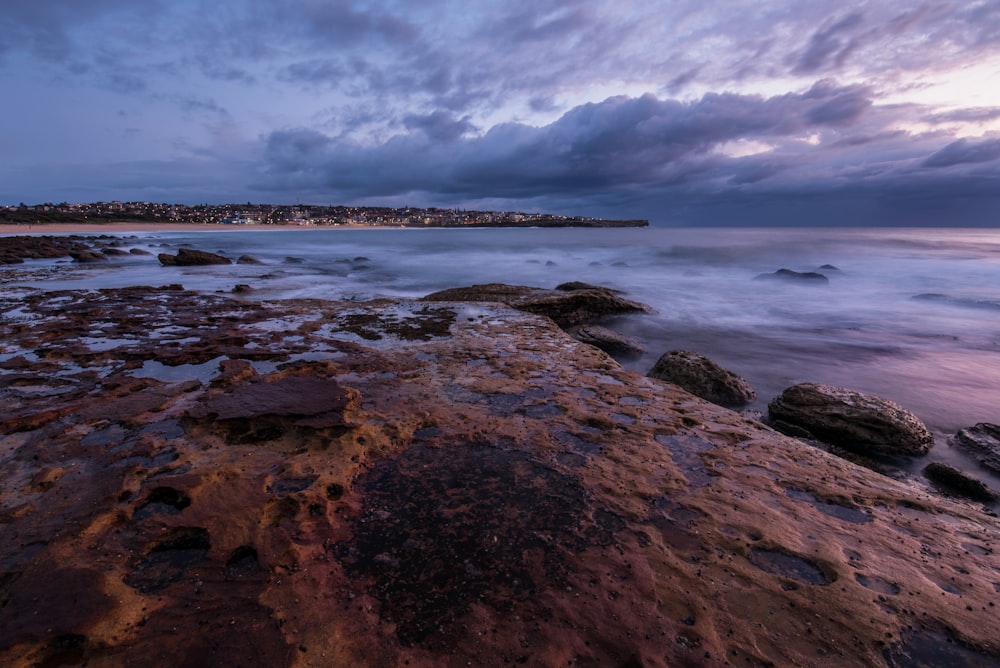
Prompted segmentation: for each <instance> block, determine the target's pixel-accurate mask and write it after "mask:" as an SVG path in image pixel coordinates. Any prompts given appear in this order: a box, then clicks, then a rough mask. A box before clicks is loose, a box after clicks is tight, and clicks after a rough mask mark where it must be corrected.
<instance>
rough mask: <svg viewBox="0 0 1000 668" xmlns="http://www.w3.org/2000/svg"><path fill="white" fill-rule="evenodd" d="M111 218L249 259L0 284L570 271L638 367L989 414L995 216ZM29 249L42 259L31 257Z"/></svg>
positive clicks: (387, 284)
mask: <svg viewBox="0 0 1000 668" xmlns="http://www.w3.org/2000/svg"><path fill="white" fill-rule="evenodd" d="M129 236H130V237H131V238H129V239H128V242H129V245H131V246H134V247H138V248H143V249H146V250H149V251H151V252H152V253H154V254H155V253H159V252H169V253H173V252H176V250H177V248H179V247H181V246H182V245H188V246H191V247H194V248H197V249H200V250H206V251H212V252H223V253H225V254H226V255H227V256H229V257H231V258H234V259H235V258H237V257H238V256H240V255H243V254H249V255H253V256H254V257H256V258H258V259H259V260H261V262H263V264H261V265H250V264H241V265H231V266H211V267H188V268H183V267H161V266H160V265H159V263H158V262H157V261H156V260H155V257H149V256H138V257H130V258H126V259H124V260H121V261H118V262H115V263H113V264H111V265H110V266H90V265H88V266H86V267H84V266H78V265H73V264H69V263H66V262H65V261H62V262H61V263H57V264H58V266H59V267H61V271H50V272H49V273H47V274H46V275H45V277H44V278H38V276H35V277H34V278H32V274H31V272H27V273H25V272H23V269H24V268H25V265H17V266H16V267H19V268H20V269H17V268H0V281H2V283H0V286H2V285H18V284H23V285H34V286H38V287H45V288H48V289H68V288H69V289H72V288H93V287H122V286H127V285H163V284H168V283H180V284H182V285H183V286H184V287H185V288H188V289H194V290H205V291H217V290H223V291H229V290H231V289H232V288H233V286H234V285H235V284H238V283H246V284H249V285H251V286H252V287H253V288H254V292H253V293H251V294H252V297H251V298H253V299H282V298H321V299H347V300H364V299H369V298H372V297H380V296H390V297H407V298H415V297H420V296H423V295H425V294H428V293H430V292H433V291H435V290H440V289H444V288H449V287H457V286H464V285H471V284H476V283H491V282H501V283H509V284H519V285H532V286H539V287H546V288H552V287H555V286H556V285H558V284H559V283H562V282H565V281H584V282H588V283H593V284H598V285H604V286H608V287H611V288H614V289H617V290H621V291H622V292H623V293H625V296H627V297H629V298H631V299H635V300H638V301H641V302H645V303H647V304H649V305H651V306H652V307H653V308H654V309H655V313H653V314H649V315H635V316H627V317H619V318H616V319H614V320H612V321H610V322H609V323H608V325H609V326H610V327H612V328H614V329H617V330H619V331H622V332H624V333H627V334H629V335H632V336H634V337H637V338H639V339H640V340H641V341H642V342H643V344H644V345H645V347H646V353H645V354H643V355H642V356H641V357H639V358H637V359H632V360H626V361H624V362H623V364H624V365H625V366H626V367H627V368H630V369H632V370H635V371H638V372H641V373H645V372H646V371H648V370H649V369H650V368H651V367H652V366H653V364H654V363H655V362H656V359H657V358H658V357H659V356H660V355H661V354H662V353H663V352H666V351H667V350H672V349H677V348H681V349H688V350H694V351H697V352H701V353H703V354H706V355H708V356H709V357H711V358H713V359H715V360H716V361H717V362H719V363H720V364H722V365H723V366H725V367H726V368H729V369H731V370H732V371H735V372H736V373H739V374H740V375H742V376H744V377H745V378H746V379H747V380H749V381H750V383H751V384H752V385H753V386H754V388H755V389H756V390H757V393H758V397H759V398H758V401H757V403H756V404H755V405H754V406H752V408H758V409H760V410H766V404H767V402H768V401H769V400H770V399H771V398H773V397H774V396H776V395H777V394H779V393H780V392H781V391H782V390H783V389H784V388H785V387H788V386H790V385H793V384H795V383H801V382H820V383H830V384H834V385H841V386H845V387H849V388H853V389H857V390H861V391H864V392H870V393H874V394H878V395H880V396H884V397H886V398H889V399H891V400H893V401H896V402H898V403H899V404H901V405H903V406H904V407H906V408H908V409H910V410H911V411H913V412H914V413H916V414H917V415H918V416H919V417H921V418H922V419H923V420H924V421H925V422H926V423H927V424H928V426H929V427H930V428H931V429H932V431H934V432H935V435H936V436H937V438H938V443H939V447H938V448H937V450H938V451H939V452H940V451H941V444H942V443H944V442H946V439H947V436H949V435H950V434H952V433H954V431H955V430H957V429H959V428H961V427H965V426H971V425H972V424H975V423H977V422H995V423H1000V231H990V230H954V229H897V228H892V229H868V230H858V229H828V228H826V229H794V230H789V229H787V228H780V229H779V228H766V229H745V228H711V229H676V228H655V227H651V228H627V229H303V230H285V229H281V230H274V229H260V228H254V229H243V228H240V229H234V230H232V231H228V230H225V231H205V230H198V229H197V228H192V230H191V231H190V232H187V231H185V232H145V233H139V234H136V235H134V236H131V235H129ZM46 262H47V263H49V264H53V263H52V262H51V261H34V263H35V264H36V265H40V264H43V263H46ZM29 264H30V263H29ZM824 265H830V266H833V267H836V268H835V269H832V268H826V269H820V267H821V266H824ZM780 268H787V269H791V270H794V271H800V272H805V271H820V272H822V273H823V274H825V275H826V276H827V277H828V278H829V282H828V283H825V284H817V283H815V282H812V281H808V282H806V281H803V282H795V281H775V280H770V281H764V280H754V279H755V277H756V276H758V275H759V274H765V273H770V272H773V271H775V270H777V269H780ZM17 271H20V272H21V273H20V274H15V273H13V272H17ZM5 272H6V273H7V274H8V275H7V278H4V273H5ZM18 276H22V277H23V278H17V277H18ZM945 447H946V446H945ZM942 457H943V455H942ZM993 484H994V485H995V486H998V487H1000V481H997V480H996V479H994V480H993Z"/></svg>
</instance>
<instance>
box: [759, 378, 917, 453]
mask: <svg viewBox="0 0 1000 668" xmlns="http://www.w3.org/2000/svg"><path fill="white" fill-rule="evenodd" d="M768 411H769V413H770V416H771V418H772V419H774V420H781V421H783V422H787V423H790V424H793V425H797V426H799V427H801V428H803V429H806V430H808V431H809V432H810V433H812V434H814V435H815V436H816V437H817V438H819V439H821V440H823V441H826V442H829V443H832V444H834V445H839V446H842V447H844V448H847V449H849V450H855V451H858V452H861V453H868V452H874V453H879V454H890V455H911V456H919V455H925V454H927V452H928V451H929V450H930V449H931V447H932V446H933V445H934V437H933V436H931V433H930V432H929V431H928V430H927V427H926V426H924V423H923V422H921V421H920V419H919V418H918V417H917V416H916V415H914V414H913V413H911V412H909V411H908V410H906V409H905V408H903V407H902V406H900V405H898V404H896V403H893V402H891V401H889V400H888V399H883V398H881V397H876V396H873V395H870V394H863V393H861V392H857V391H855V390H849V389H846V388H843V387H835V386H833V385H818V384H814V383H802V384H801V385H794V386H792V387H789V388H788V389H786V390H785V391H784V392H783V393H782V394H781V396H779V397H777V398H776V399H774V400H773V401H772V402H771V403H770V404H769V405H768Z"/></svg>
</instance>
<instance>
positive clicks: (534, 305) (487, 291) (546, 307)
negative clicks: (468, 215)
mask: <svg viewBox="0 0 1000 668" xmlns="http://www.w3.org/2000/svg"><path fill="white" fill-rule="evenodd" d="M423 299H424V301H462V302H466V301H468V302H500V303H503V304H507V305H508V306H512V307H514V308H516V309H517V310H519V311H525V312H527V313H536V314H538V315H544V316H548V317H549V318H551V319H552V321H553V322H555V323H556V324H557V325H559V326H560V327H563V328H566V327H573V326H575V325H582V324H585V323H591V322H593V321H595V320H599V319H600V318H603V317H606V316H611V315H621V314H625V313H648V312H649V311H650V307H649V306H647V305H645V304H640V303H639V302H634V301H631V300H629V299H625V298H624V297H620V296H618V295H617V294H616V293H615V291H614V290H609V289H608V288H594V287H586V288H582V289H571V290H566V289H562V290H545V289H542V288H533V287H528V286H524V285H506V284H503V283H488V284H485V285H473V286H469V287H462V288H451V289H448V290H441V291H439V292H435V293H433V294H429V295H427V296H426V297H424V298H423Z"/></svg>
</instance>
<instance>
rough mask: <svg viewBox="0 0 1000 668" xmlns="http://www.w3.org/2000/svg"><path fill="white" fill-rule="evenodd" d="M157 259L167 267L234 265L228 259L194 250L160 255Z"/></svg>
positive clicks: (181, 250) (189, 249) (182, 250)
mask: <svg viewBox="0 0 1000 668" xmlns="http://www.w3.org/2000/svg"><path fill="white" fill-rule="evenodd" d="M157 258H158V259H159V260H160V264H162V265H163V266H165V267H175V266H176V267H195V266H200V265H210V264H232V263H233V261H232V260H230V259H229V258H227V257H223V256H221V255H218V254H216V253H209V252H208V251H202V250H194V249H192V248H180V249H178V251H177V254H176V255H171V254H170V253H160V254H159V255H158V256H157Z"/></svg>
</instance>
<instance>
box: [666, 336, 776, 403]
mask: <svg viewBox="0 0 1000 668" xmlns="http://www.w3.org/2000/svg"><path fill="white" fill-rule="evenodd" d="M646 375H647V376H649V377H650V378H656V379H657V380H665V381H667V382H668V383H673V384H674V385H679V386H680V387H682V388H684V389H685V390H687V391H688V392H690V393H691V394H693V395H695V396H696V397H701V398H702V399H705V400H707V401H711V402H712V403H713V404H719V405H720V406H733V407H736V406H745V405H747V404H748V403H750V402H751V401H753V400H754V399H756V398H757V393H756V392H754V390H753V388H752V387H751V386H750V383H748V382H747V381H746V380H745V379H743V378H742V377H741V376H738V375H737V374H735V373H733V372H732V371H729V370H727V369H723V368H722V367H721V366H719V365H718V364H716V363H715V362H713V361H712V360H711V359H709V358H708V357H705V356H704V355H701V354H699V353H694V352H690V351H687V350H671V351H670V352H666V353H664V354H663V355H662V356H661V357H660V359H659V360H657V362H656V365H655V366H653V368H652V369H651V370H650V371H649V373H648V374H646Z"/></svg>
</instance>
